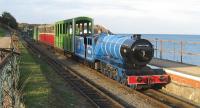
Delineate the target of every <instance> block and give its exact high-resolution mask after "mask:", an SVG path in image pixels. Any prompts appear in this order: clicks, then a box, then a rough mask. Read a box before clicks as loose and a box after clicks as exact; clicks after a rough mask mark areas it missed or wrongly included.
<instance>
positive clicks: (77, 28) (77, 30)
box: [75, 24, 80, 35]
mask: <svg viewBox="0 0 200 108" xmlns="http://www.w3.org/2000/svg"><path fill="white" fill-rule="evenodd" d="M75 29H76V35H79V31H80V30H79V26H78V24H76V28H75Z"/></svg>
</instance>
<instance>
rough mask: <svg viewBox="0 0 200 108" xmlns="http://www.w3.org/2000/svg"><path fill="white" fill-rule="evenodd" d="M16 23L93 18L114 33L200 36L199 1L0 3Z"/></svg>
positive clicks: (41, 0)
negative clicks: (78, 17)
mask: <svg viewBox="0 0 200 108" xmlns="http://www.w3.org/2000/svg"><path fill="white" fill-rule="evenodd" d="M3 11H8V12H10V13H11V14H12V15H13V16H15V18H16V19H17V21H18V22H21V23H22V22H24V23H54V22H56V21H58V20H63V19H68V18H73V17H77V16H89V17H92V18H94V22H95V24H100V25H103V26H104V27H106V28H108V29H110V30H111V31H112V32H114V33H141V34H144V33H146V34H152V33H153V34H154V33H155V34H200V30H199V29H200V0H0V13H2V12H3Z"/></svg>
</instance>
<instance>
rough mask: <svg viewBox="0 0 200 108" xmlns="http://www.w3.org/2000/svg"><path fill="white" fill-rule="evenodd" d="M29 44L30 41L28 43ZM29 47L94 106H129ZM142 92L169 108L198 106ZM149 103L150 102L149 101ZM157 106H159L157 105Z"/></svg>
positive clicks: (147, 91)
mask: <svg viewBox="0 0 200 108" xmlns="http://www.w3.org/2000/svg"><path fill="white" fill-rule="evenodd" d="M29 44H30V43H29ZM25 46H27V47H29V48H30V49H31V50H33V51H34V53H36V54H40V55H41V56H42V58H44V59H45V61H47V62H48V63H49V65H51V66H52V67H53V68H54V70H55V71H56V72H57V73H58V74H59V75H61V76H62V77H63V78H64V79H65V81H67V82H70V84H71V85H72V86H73V87H74V88H75V89H77V90H78V91H79V92H80V93H81V94H82V95H84V96H85V97H87V98H88V100H89V101H90V102H91V103H92V104H93V105H94V106H96V107H101V108H105V107H109V108H110V107H114V108H122V107H131V106H129V105H127V104H125V103H124V102H120V101H119V100H118V99H114V98H113V97H111V96H110V95H108V93H105V91H102V90H101V89H99V88H100V87H97V85H94V84H92V83H91V82H90V81H88V79H86V78H84V77H82V76H81V75H79V74H78V73H77V72H74V71H75V70H72V69H69V68H66V67H65V66H63V64H62V63H60V62H59V61H57V60H55V59H52V58H50V57H49V56H46V55H45V54H42V53H43V52H41V51H40V50H38V49H37V48H34V46H32V45H25ZM141 93H142V94H144V95H146V96H148V97H150V98H151V99H144V100H152V101H153V99H155V100H156V101H157V102H160V103H162V104H163V105H165V107H169V108H170V107H171V108H196V107H198V106H195V105H193V104H191V103H188V102H185V101H182V100H180V99H177V98H175V97H173V96H169V95H167V94H165V93H162V92H159V91H156V90H153V89H149V90H144V91H141ZM149 104H150V103H149ZM157 107H159V106H157Z"/></svg>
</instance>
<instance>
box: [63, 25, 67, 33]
mask: <svg viewBox="0 0 200 108" xmlns="http://www.w3.org/2000/svg"><path fill="white" fill-rule="evenodd" d="M65 25H66V24H65V23H64V24H63V34H65Z"/></svg>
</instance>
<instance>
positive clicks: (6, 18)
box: [0, 12, 18, 29]
mask: <svg viewBox="0 0 200 108" xmlns="http://www.w3.org/2000/svg"><path fill="white" fill-rule="evenodd" d="M0 21H1V23H3V24H6V25H8V26H10V27H11V28H13V29H17V28H18V24H17V21H16V19H15V17H13V16H12V15H11V14H10V13H9V12H3V13H2V16H1V17H0Z"/></svg>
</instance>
